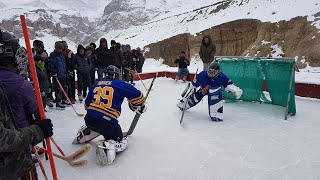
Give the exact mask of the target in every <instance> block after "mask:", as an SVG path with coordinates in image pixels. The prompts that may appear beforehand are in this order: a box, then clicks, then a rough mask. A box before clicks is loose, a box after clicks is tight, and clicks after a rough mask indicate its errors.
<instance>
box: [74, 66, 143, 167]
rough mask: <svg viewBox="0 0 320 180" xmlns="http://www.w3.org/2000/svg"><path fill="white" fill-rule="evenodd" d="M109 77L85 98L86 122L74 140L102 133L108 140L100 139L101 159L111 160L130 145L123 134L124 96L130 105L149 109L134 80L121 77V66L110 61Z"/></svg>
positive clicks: (102, 163)
mask: <svg viewBox="0 0 320 180" xmlns="http://www.w3.org/2000/svg"><path fill="white" fill-rule="evenodd" d="M105 74H106V79H103V80H100V81H98V82H96V83H95V84H94V85H93V86H92V87H91V88H90V90H89V93H88V96H87V98H86V100H85V108H86V110H87V114H86V116H85V118H84V120H85V123H86V127H85V126H83V127H82V128H81V129H80V130H79V132H78V135H77V137H76V139H75V140H74V142H73V143H85V142H88V141H90V140H92V139H93V138H95V137H97V136H98V135H103V136H104V139H105V140H102V141H99V142H97V151H96V155H97V163H98V164H100V165H106V164H111V163H112V162H113V161H114V159H115V155H116V153H117V152H122V151H123V150H124V149H125V148H126V147H127V143H128V141H127V139H126V138H124V137H123V134H122V130H121V127H120V125H119V124H118V117H119V116H120V114H121V105H122V102H123V100H124V98H127V99H128V101H129V106H130V109H131V110H133V111H137V112H138V113H143V112H145V111H146V106H145V105H144V100H145V98H144V96H143V94H142V93H141V92H140V91H139V90H138V89H136V88H135V87H133V86H132V85H131V84H129V83H127V82H125V81H123V80H120V76H121V72H120V70H119V69H118V68H117V67H115V66H113V65H110V66H108V67H107V69H106V73H105Z"/></svg>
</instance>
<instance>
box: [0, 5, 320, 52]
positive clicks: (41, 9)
mask: <svg viewBox="0 0 320 180" xmlns="http://www.w3.org/2000/svg"><path fill="white" fill-rule="evenodd" d="M0 3H2V4H3V6H1V9H0V13H1V16H0V26H2V27H4V28H6V29H8V30H10V31H14V32H15V33H17V34H18V35H19V34H20V36H21V31H16V29H19V28H17V26H20V25H19V15H20V14H26V16H27V19H28V20H29V21H30V23H28V24H29V26H30V29H31V30H30V31H31V37H32V39H34V38H40V39H41V37H45V36H54V37H57V38H63V39H67V40H70V41H72V42H74V43H76V44H79V43H83V44H87V43H89V42H90V41H97V42H98V39H99V38H100V37H106V38H107V39H108V40H111V39H115V40H117V41H119V42H121V43H129V44H132V45H133V47H137V46H145V45H148V44H150V43H154V42H157V41H160V40H163V39H166V38H169V37H172V36H175V35H178V34H181V33H186V32H189V33H191V34H196V33H198V32H201V31H203V30H205V29H208V28H211V27H213V26H216V25H219V24H222V23H226V22H230V21H233V20H237V19H258V20H261V21H263V22H267V21H270V22H277V21H281V20H289V19H290V18H293V17H296V16H309V19H310V22H311V23H313V25H314V26H316V27H320V26H319V23H320V21H319V18H317V16H318V15H315V14H316V13H317V12H320V3H319V2H318V0H308V1H305V0H291V1H286V0H265V1H260V0H198V1H194V0H184V1H182V0H170V1H168V0H107V1H104V0H97V1H89V0H79V1H78V0H26V1H20V0H13V1H5V0H0Z"/></svg>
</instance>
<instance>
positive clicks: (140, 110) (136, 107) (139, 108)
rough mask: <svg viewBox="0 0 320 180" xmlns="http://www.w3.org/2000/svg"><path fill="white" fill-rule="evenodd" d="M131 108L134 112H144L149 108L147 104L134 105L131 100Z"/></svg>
mask: <svg viewBox="0 0 320 180" xmlns="http://www.w3.org/2000/svg"><path fill="white" fill-rule="evenodd" d="M129 108H130V109H131V111H133V112H135V111H137V113H139V114H142V113H144V112H146V110H147V107H146V105H144V104H142V105H140V106H136V105H133V104H132V103H131V102H129Z"/></svg>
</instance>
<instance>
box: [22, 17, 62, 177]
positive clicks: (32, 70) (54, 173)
mask: <svg viewBox="0 0 320 180" xmlns="http://www.w3.org/2000/svg"><path fill="white" fill-rule="evenodd" d="M20 21H21V25H22V30H23V36H24V40H25V43H26V48H27V53H28V61H29V68H30V73H31V77H32V81H33V82H34V83H33V86H34V90H35V94H36V99H37V103H38V108H39V113H40V118H41V120H43V119H45V118H46V115H45V113H44V107H43V103H42V98H41V95H40V87H39V81H38V77H37V72H36V68H35V63H34V59H33V55H32V50H31V45H30V39H29V33H28V27H27V21H26V17H25V16H24V15H20ZM46 145H47V149H46V151H45V152H46V153H48V155H49V161H50V167H51V172H52V178H53V180H58V175H57V169H56V166H55V163H54V158H53V155H52V149H51V143H50V139H49V138H46Z"/></svg>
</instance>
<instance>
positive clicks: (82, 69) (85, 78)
mask: <svg viewBox="0 0 320 180" xmlns="http://www.w3.org/2000/svg"><path fill="white" fill-rule="evenodd" d="M74 63H75V69H76V70H77V78H78V98H79V101H80V102H82V101H83V99H84V98H86V96H87V88H88V87H90V86H91V79H90V60H89V57H88V55H86V53H85V48H84V47H83V46H82V45H81V44H80V45H78V48H77V54H76V55H75V56H74Z"/></svg>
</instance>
